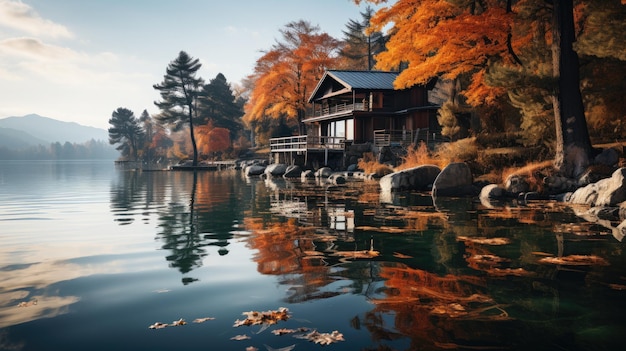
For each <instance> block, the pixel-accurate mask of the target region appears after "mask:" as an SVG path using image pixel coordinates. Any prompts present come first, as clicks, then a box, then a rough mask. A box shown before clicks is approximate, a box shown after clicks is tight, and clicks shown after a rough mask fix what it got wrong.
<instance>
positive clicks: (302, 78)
mask: <svg viewBox="0 0 626 351" xmlns="http://www.w3.org/2000/svg"><path fill="white" fill-rule="evenodd" d="M280 33H281V35H282V38H281V40H280V41H277V42H276V44H274V45H273V46H272V48H271V49H270V50H268V51H266V52H264V54H263V55H262V56H261V58H259V59H258V60H257V62H256V65H255V68H254V73H253V74H252V75H251V77H249V78H250V79H251V80H252V81H253V82H254V83H253V84H254V89H253V90H252V92H251V94H250V99H249V100H248V102H247V104H246V106H245V115H244V120H245V122H246V123H248V124H249V125H251V124H255V123H258V122H260V121H262V120H264V119H266V118H270V119H274V120H284V121H287V122H288V123H290V124H291V125H294V126H298V127H300V133H303V130H302V129H301V128H302V126H301V123H300V122H301V121H302V120H303V119H304V117H305V111H306V107H307V100H308V98H309V95H310V94H311V92H312V91H313V89H314V88H315V85H316V84H317V82H318V81H319V79H321V77H322V75H323V73H324V71H325V70H326V69H327V68H329V67H333V66H334V64H335V62H336V60H337V50H338V49H339V41H338V40H336V39H334V38H333V37H331V36H330V35H328V34H327V33H322V32H320V28H319V27H317V26H313V25H311V24H310V23H309V22H307V21H303V20H300V21H297V22H290V23H288V24H287V25H286V26H285V28H283V29H281V30H280Z"/></svg>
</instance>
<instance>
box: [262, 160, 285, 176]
mask: <svg viewBox="0 0 626 351" xmlns="http://www.w3.org/2000/svg"><path fill="white" fill-rule="evenodd" d="M286 170H287V165H286V164H284V163H272V164H271V165H269V166H267V167H265V174H266V175H267V176H268V177H282V176H283V174H285V171H286Z"/></svg>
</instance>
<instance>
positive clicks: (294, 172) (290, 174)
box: [283, 165, 302, 178]
mask: <svg viewBox="0 0 626 351" xmlns="http://www.w3.org/2000/svg"><path fill="white" fill-rule="evenodd" d="M301 174H302V168H301V167H300V166H298V165H291V166H289V167H287V169H286V170H285V174H283V178H298V177H300V175H301Z"/></svg>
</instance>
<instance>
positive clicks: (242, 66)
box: [0, 0, 367, 129]
mask: <svg viewBox="0 0 626 351" xmlns="http://www.w3.org/2000/svg"><path fill="white" fill-rule="evenodd" d="M366 6H367V4H361V6H360V7H359V6H356V5H355V4H354V2H353V1H351V0H315V1H311V0H308V1H303V0H22V1H19V0H0V118H4V117H9V116H23V115H27V114H30V113H36V114H39V115H42V116H45V117H50V118H54V119H58V120H62V121H68V122H76V123H79V124H82V125H86V126H92V127H98V128H103V129H107V128H108V127H109V124H108V120H109V118H110V117H111V113H112V112H113V111H114V110H116V109H117V108H118V107H125V108H128V109H130V110H132V111H133V112H134V113H135V115H136V116H137V117H139V115H141V112H142V111H143V110H144V109H145V110H148V112H149V113H150V114H155V113H157V112H158V109H157V108H156V106H154V103H153V102H154V101H155V100H158V99H159V94H158V92H157V91H155V90H154V89H153V88H152V85H153V84H157V83H160V82H162V80H163V75H164V74H165V69H166V67H167V65H168V64H169V63H170V61H172V60H173V59H175V58H176V57H177V56H178V53H179V52H180V51H181V50H184V51H186V52H187V53H188V54H189V55H191V56H192V57H194V58H199V59H200V62H201V63H202V68H201V69H200V71H199V76H200V77H202V78H204V80H205V81H207V82H208V81H209V80H210V79H213V78H215V76H216V75H217V74H218V73H222V74H224V76H225V77H226V79H227V80H228V82H230V83H239V82H240V81H241V79H242V78H244V77H245V76H247V75H249V74H251V73H252V70H253V68H254V63H255V62H256V60H257V59H258V58H259V57H260V56H261V53H260V51H261V50H268V49H270V48H271V46H272V45H273V44H274V43H275V42H276V39H280V33H279V30H280V29H282V28H284V26H285V25H286V24H287V23H289V22H292V21H298V20H301V19H302V20H306V21H309V22H310V23H311V24H313V25H318V26H319V27H320V29H321V30H322V31H324V32H327V33H329V34H330V35H332V36H333V37H335V38H337V39H343V37H344V36H343V33H342V31H343V30H345V29H346V23H347V22H348V21H349V20H350V19H354V20H359V21H360V20H361V18H362V17H361V15H360V12H363V11H364V9H365V7H366Z"/></svg>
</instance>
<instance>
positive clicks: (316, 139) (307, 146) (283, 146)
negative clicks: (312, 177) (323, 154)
mask: <svg viewBox="0 0 626 351" xmlns="http://www.w3.org/2000/svg"><path fill="white" fill-rule="evenodd" d="M344 144H345V138H343V137H332V136H321V137H320V136H307V135H299V136H290V137H282V138H272V139H270V152H300V151H307V150H324V149H330V150H343V149H344V147H345V145H344Z"/></svg>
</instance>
